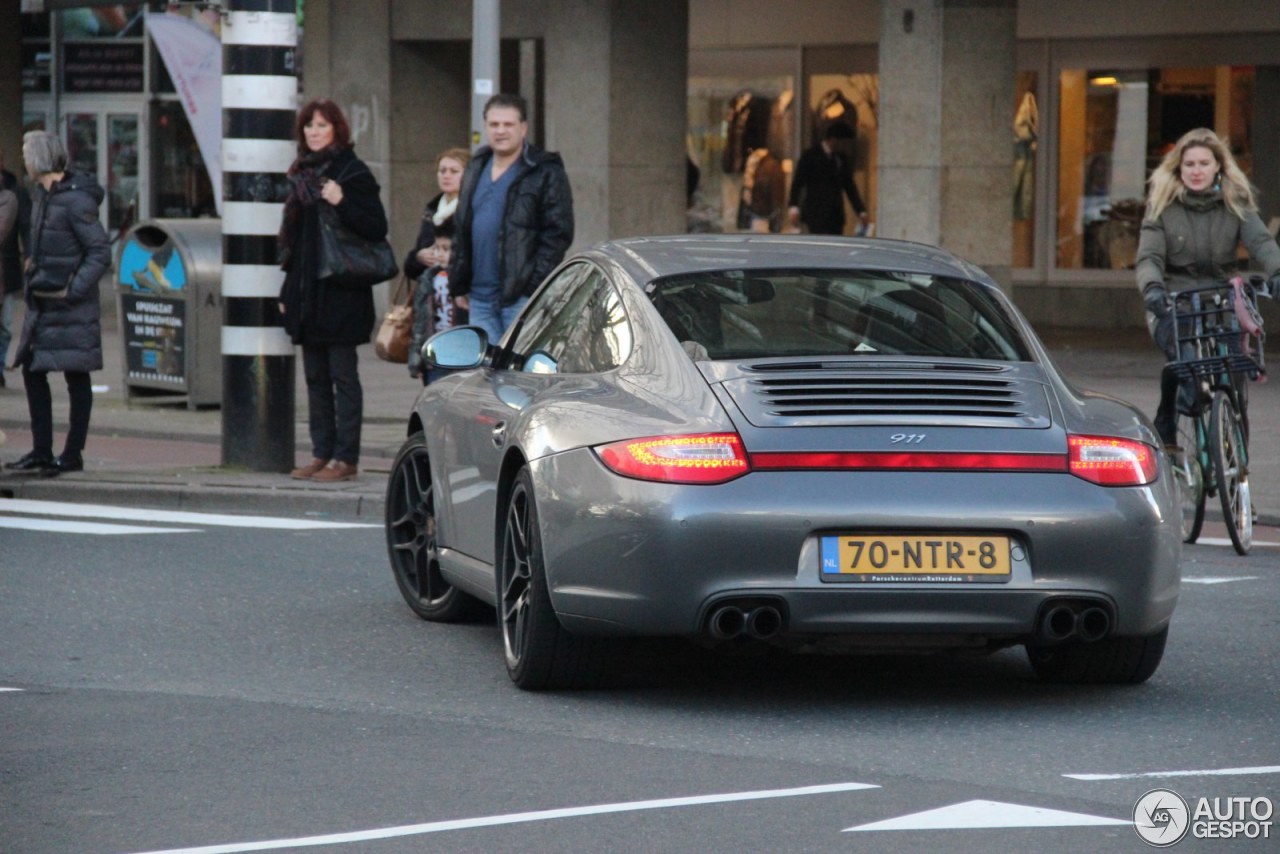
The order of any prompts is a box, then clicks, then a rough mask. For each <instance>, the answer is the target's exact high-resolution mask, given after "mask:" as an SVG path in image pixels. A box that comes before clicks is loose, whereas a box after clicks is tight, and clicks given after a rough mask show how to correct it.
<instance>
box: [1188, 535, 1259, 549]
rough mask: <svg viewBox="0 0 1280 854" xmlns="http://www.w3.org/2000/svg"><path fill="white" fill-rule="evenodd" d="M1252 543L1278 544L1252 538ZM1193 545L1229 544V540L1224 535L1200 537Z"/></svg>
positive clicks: (1257, 544)
mask: <svg viewBox="0 0 1280 854" xmlns="http://www.w3.org/2000/svg"><path fill="white" fill-rule="evenodd" d="M1253 544H1254V545H1255V546H1264V547H1265V546H1280V543H1273V542H1271V541H1269V540H1254V541H1253ZM1195 545H1197V546H1229V545H1231V540H1229V539H1227V538H1226V537H1200V538H1199V539H1197V540H1196V542H1195Z"/></svg>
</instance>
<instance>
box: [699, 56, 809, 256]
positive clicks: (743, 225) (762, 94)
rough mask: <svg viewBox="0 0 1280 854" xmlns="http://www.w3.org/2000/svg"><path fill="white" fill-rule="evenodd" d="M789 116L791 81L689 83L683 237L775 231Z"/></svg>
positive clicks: (788, 157) (780, 215) (789, 144)
mask: <svg viewBox="0 0 1280 854" xmlns="http://www.w3.org/2000/svg"><path fill="white" fill-rule="evenodd" d="M794 116H795V84H794V80H793V78H791V77H788V76H778V77H762V78H756V79H750V80H743V79H726V78H697V77H692V78H690V79H689V152H688V153H689V166H690V168H689V184H688V189H689V222H688V227H689V231H690V232H732V231H751V230H756V231H778V230H780V229H781V227H782V224H783V221H784V219H785V216H786V204H787V200H786V192H787V179H788V176H789V175H790V172H791V166H792V163H793V162H794V158H795V151H794V147H795V142H794V138H795V131H794V128H795V124H794V122H795V118H794Z"/></svg>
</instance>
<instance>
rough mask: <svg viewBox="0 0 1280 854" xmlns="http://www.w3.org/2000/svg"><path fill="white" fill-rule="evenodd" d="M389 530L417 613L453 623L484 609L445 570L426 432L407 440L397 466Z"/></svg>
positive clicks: (396, 568) (390, 548)
mask: <svg viewBox="0 0 1280 854" xmlns="http://www.w3.org/2000/svg"><path fill="white" fill-rule="evenodd" d="M386 531H387V557H388V558H389V559H390V561H391V572H392V574H393V575H394V576H395V579H396V586H397V587H399V588H400V595H401V596H403V597H404V601H405V602H407V603H408V605H409V607H410V608H412V609H413V612H414V613H415V614H417V615H418V616H419V617H421V618H422V619H424V620H430V621H432V622H435V623H453V622H458V621H459V620H463V619H469V618H473V617H475V616H477V613H476V612H477V611H482V609H481V606H480V603H479V602H478V601H477V600H476V599H474V598H473V597H471V596H468V595H467V594H466V593H463V592H462V591H460V590H458V589H457V588H455V587H453V586H452V585H451V584H449V582H447V581H446V580H445V579H444V576H443V575H441V573H440V544H439V540H438V539H437V519H436V508H435V492H434V490H433V488H432V485H431V466H430V460H429V458H428V456H427V445H426V440H425V439H424V437H423V435H422V433H420V432H419V433H414V434H413V435H412V436H410V437H409V438H408V439H407V440H406V441H405V443H404V445H403V446H401V448H400V452H399V453H398V454H396V459H395V462H394V463H393V464H392V466H391V477H390V479H388V481H387V499H386Z"/></svg>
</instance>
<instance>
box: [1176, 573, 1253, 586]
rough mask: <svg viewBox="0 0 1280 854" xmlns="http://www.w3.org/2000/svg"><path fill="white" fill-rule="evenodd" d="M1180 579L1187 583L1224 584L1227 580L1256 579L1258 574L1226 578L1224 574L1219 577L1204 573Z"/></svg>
mask: <svg viewBox="0 0 1280 854" xmlns="http://www.w3.org/2000/svg"><path fill="white" fill-rule="evenodd" d="M1182 580H1183V581H1185V582H1186V583H1187V584H1226V583H1227V582H1230V581H1257V580H1258V576H1256V575H1237V576H1233V577H1231V578H1228V577H1226V576H1222V577H1220V578H1219V577H1214V576H1208V575H1205V576H1201V577H1200V578H1184V579H1182Z"/></svg>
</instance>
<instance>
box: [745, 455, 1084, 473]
mask: <svg viewBox="0 0 1280 854" xmlns="http://www.w3.org/2000/svg"><path fill="white" fill-rule="evenodd" d="M751 467H752V468H753V469H756V470H758V471H782V470H789V471H797V470H803V469H815V470H823V469H825V470H829V471H830V470H862V471H1040V472H1065V471H1067V455H1066V454H974V453H945V452H934V453H929V452H924V453H922V452H900V451H885V452H870V453H825V452H817V453H803V452H766V453H757V454H752V455H751Z"/></svg>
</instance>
